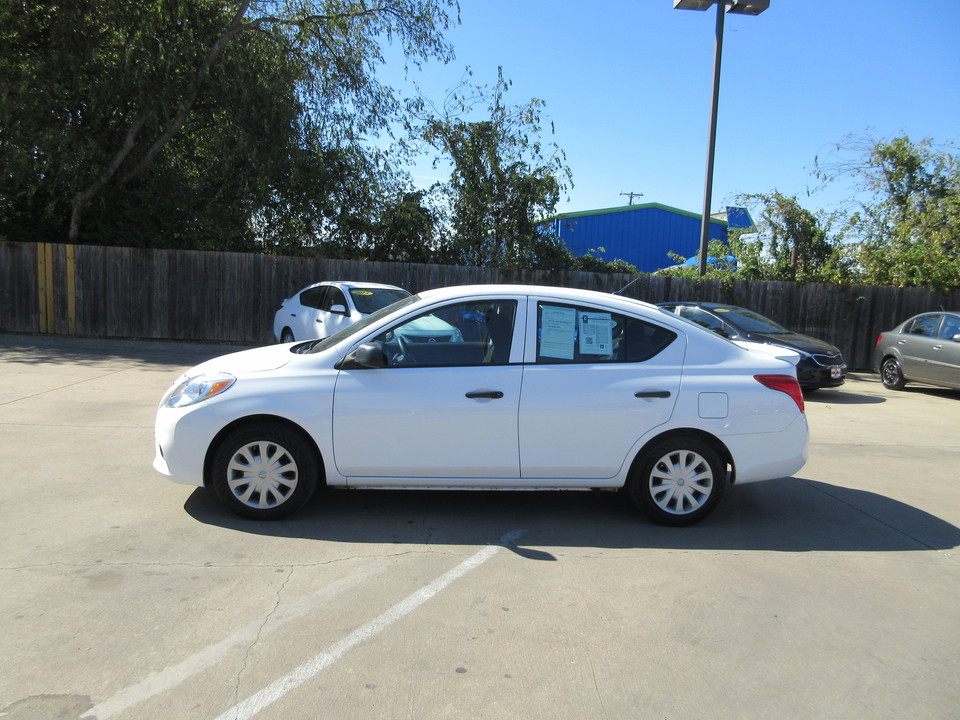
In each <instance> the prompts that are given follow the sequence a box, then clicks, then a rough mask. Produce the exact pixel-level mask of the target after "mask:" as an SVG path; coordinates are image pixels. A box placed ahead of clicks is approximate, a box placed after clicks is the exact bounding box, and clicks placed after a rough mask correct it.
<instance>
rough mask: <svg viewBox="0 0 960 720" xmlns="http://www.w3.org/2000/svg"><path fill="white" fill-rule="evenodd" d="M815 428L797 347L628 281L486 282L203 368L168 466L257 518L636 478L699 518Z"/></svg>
mask: <svg viewBox="0 0 960 720" xmlns="http://www.w3.org/2000/svg"><path fill="white" fill-rule="evenodd" d="M451 326H452V327H454V328H456V330H457V332H456V333H455V334H451V333H450V332H449V331H448V328H449V327H451ZM431 327H433V328H437V329H438V330H437V332H435V333H431V332H430V330H429V328H431ZM411 328H414V329H416V331H415V332H412V331H411ZM795 361H796V358H793V362H795ZM807 440H808V429H807V421H806V416H805V415H804V405H803V395H802V393H801V391H800V386H799V385H798V384H797V379H796V370H795V367H794V365H793V364H791V360H790V359H789V358H788V359H784V358H783V357H774V356H772V355H770V354H765V353H760V352H755V351H753V350H750V349H747V348H743V347H739V346H738V345H735V344H734V343H732V342H730V341H728V340H726V339H725V338H722V337H720V336H718V335H716V334H715V333H712V332H710V331H708V330H705V329H703V328H702V327H700V326H698V325H695V324H693V323H690V322H688V321H686V320H684V319H683V318H680V317H678V316H675V315H668V314H666V313H663V312H661V311H660V310H659V309H658V308H657V307H655V306H653V305H650V304H647V303H642V302H639V301H636V300H631V299H628V298H623V297H617V296H614V295H606V294H602V293H596V292H591V291H584V290H571V289H562V288H546V287H528V286H509V285H480V286H472V287H454V288H443V289H439V290H431V291H427V292H423V293H420V294H419V295H413V296H410V297H407V298H405V299H404V300H401V301H399V302H397V303H395V304H394V305H391V306H390V307H388V308H385V309H384V310H381V311H379V312H376V313H373V314H372V315H370V316H368V317H366V318H364V319H363V320H360V321H359V322H357V323H354V324H353V325H350V326H349V327H347V328H344V329H343V330H341V331H340V332H338V333H336V334H334V335H332V336H330V337H328V338H326V339H324V340H318V341H313V342H305V343H301V344H295V345H274V346H269V347H263V348H258V349H254V350H247V351H244V352H239V353H235V354H231V355H226V356H223V357H219V358H216V359H213V360H210V361H208V362H205V363H203V364H201V365H199V366H197V367H195V368H193V369H191V370H189V371H188V372H186V373H185V374H184V375H183V376H182V377H180V378H179V379H178V380H177V381H176V382H175V383H174V385H173V386H172V387H171V388H170V389H169V390H168V391H167V393H166V394H165V395H164V397H163V399H162V401H161V403H160V407H159V409H158V411H157V419H156V458H155V460H154V467H155V468H156V469H157V470H158V471H160V472H161V473H163V474H164V475H167V476H169V477H171V478H172V479H174V480H176V481H179V482H184V483H188V484H192V485H197V486H206V487H209V488H211V489H212V490H213V492H214V493H215V494H216V496H217V497H218V498H219V500H220V501H221V502H222V503H223V504H224V505H225V506H226V507H228V508H230V509H231V510H233V511H234V512H236V513H238V514H240V515H243V516H245V517H249V518H277V517H281V516H284V515H287V514H289V513H291V512H293V511H295V510H297V509H299V508H301V507H303V505H304V504H305V503H307V502H308V501H309V500H310V498H311V497H312V496H313V494H314V491H315V490H316V488H317V487H318V486H319V485H327V486H331V487H340V488H434V489H494V488H495V489H504V490H518V489H521V490H531V489H538V490H539V489H571V490H572V489H586V488H598V489H620V488H623V489H625V491H626V494H627V495H628V496H629V497H630V499H631V500H632V501H633V502H634V503H635V504H636V505H637V506H638V507H639V508H640V509H641V510H643V511H644V512H645V513H646V514H647V515H649V516H650V517H651V518H652V519H653V520H655V521H657V522H660V523H664V524H668V525H686V524H690V523H693V522H696V521H698V520H700V519H702V518H703V517H705V516H706V515H708V514H709V513H710V512H711V511H712V510H713V509H714V508H715V507H716V506H717V503H718V502H719V501H720V499H721V497H722V496H723V494H724V491H725V489H726V488H727V486H728V485H729V484H731V483H733V482H736V483H747V482H753V481H757V480H766V479H771V478H780V477H784V476H788V475H791V474H792V473H794V472H796V471H797V470H799V469H800V468H801V467H802V466H803V464H804V463H805V462H806V456H807Z"/></svg>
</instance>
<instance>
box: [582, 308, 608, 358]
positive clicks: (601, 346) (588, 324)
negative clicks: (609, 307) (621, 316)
mask: <svg viewBox="0 0 960 720" xmlns="http://www.w3.org/2000/svg"><path fill="white" fill-rule="evenodd" d="M579 318H580V354H581V355H609V354H610V352H611V350H612V348H613V320H612V318H611V316H610V313H598V312H581V313H579Z"/></svg>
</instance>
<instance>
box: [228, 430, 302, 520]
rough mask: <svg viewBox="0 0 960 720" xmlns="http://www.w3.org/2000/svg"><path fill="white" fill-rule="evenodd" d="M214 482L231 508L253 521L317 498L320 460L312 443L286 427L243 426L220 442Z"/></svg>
mask: <svg viewBox="0 0 960 720" xmlns="http://www.w3.org/2000/svg"><path fill="white" fill-rule="evenodd" d="M212 473H213V476H212V483H211V484H212V486H213V491H214V492H215V493H216V495H217V498H218V499H219V500H220V502H221V503H222V504H223V505H225V506H226V507H227V508H229V509H230V510H232V511H233V512H235V513H237V514H238V515H242V516H243V517H247V518H251V519H253V520H272V519H276V518H281V517H284V516H286V515H289V514H291V513H293V512H296V511H297V510H299V509H300V508H302V507H303V506H304V505H305V504H306V503H307V502H308V501H309V500H310V498H311V497H312V496H313V493H314V490H315V489H316V487H317V476H318V474H319V464H318V462H317V459H316V454H315V452H314V450H313V448H312V447H311V446H310V443H309V442H308V441H307V440H306V439H305V438H304V437H303V436H302V435H301V434H300V433H298V432H296V431H294V430H290V429H288V428H286V427H283V426H282V425H277V424H273V423H263V424H260V425H255V426H250V427H246V428H240V429H238V430H236V431H234V432H233V433H231V434H230V435H228V436H227V437H226V438H224V440H223V442H222V443H220V446H219V448H217V451H216V454H215V455H214V458H213V466H212Z"/></svg>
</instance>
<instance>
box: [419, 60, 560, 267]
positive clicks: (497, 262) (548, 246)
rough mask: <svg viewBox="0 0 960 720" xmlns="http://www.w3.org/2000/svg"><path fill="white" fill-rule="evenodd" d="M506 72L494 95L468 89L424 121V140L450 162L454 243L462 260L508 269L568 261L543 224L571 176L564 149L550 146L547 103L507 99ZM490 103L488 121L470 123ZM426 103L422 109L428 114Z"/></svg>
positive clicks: (446, 191) (448, 188)
mask: <svg viewBox="0 0 960 720" xmlns="http://www.w3.org/2000/svg"><path fill="white" fill-rule="evenodd" d="M509 85H510V84H509V82H508V81H506V80H505V79H504V77H503V74H502V71H501V73H500V75H499V78H498V81H497V84H496V86H495V87H494V88H493V89H492V91H488V90H487V89H486V88H481V87H473V88H466V87H462V88H460V89H459V90H458V92H455V93H453V94H452V95H451V96H450V98H449V99H448V102H447V105H446V106H445V107H444V108H443V109H442V110H441V111H439V112H438V111H436V109H434V111H433V112H432V113H430V114H429V115H427V116H426V117H423V118H422V122H423V130H422V133H423V137H424V139H425V141H426V142H427V143H429V144H430V145H431V146H433V147H434V148H435V149H436V150H438V151H439V152H440V153H441V154H442V155H443V156H444V157H446V158H447V159H449V161H450V163H451V165H452V171H451V177H450V181H449V183H448V184H446V185H445V186H444V187H443V189H442V190H443V192H444V194H445V195H446V197H447V198H448V202H449V229H450V234H451V240H450V244H451V246H452V249H454V250H455V252H456V253H457V254H458V255H459V261H460V262H462V263H464V264H470V265H493V266H498V267H502V268H509V269H522V268H528V267H553V266H556V265H558V264H562V261H564V256H563V253H562V249H561V247H560V246H558V245H557V244H556V242H554V241H552V240H551V239H549V238H546V237H544V235H543V232H542V230H541V221H542V219H543V218H544V217H546V216H548V215H550V214H552V213H553V212H554V210H555V208H556V204H557V202H558V201H559V199H560V193H561V191H562V189H563V187H564V185H563V182H562V180H561V178H565V179H569V174H570V173H569V169H568V168H566V167H565V165H564V164H563V155H562V152H561V151H560V150H559V148H557V147H556V146H555V145H549V146H546V147H545V146H544V145H543V144H542V143H541V140H540V134H541V132H542V131H543V128H542V118H541V112H542V109H543V102H542V101H540V100H537V99H533V100H531V101H530V102H529V103H527V104H526V105H522V106H511V105H507V104H506V102H505V98H504V96H505V94H506V92H507V90H508V89H509ZM478 97H479V98H486V99H487V101H488V102H489V106H488V108H487V117H486V118H484V119H481V120H465V119H463V118H462V117H460V115H461V114H463V113H466V112H469V111H470V110H472V106H473V104H474V103H475V101H476V98H478ZM425 108H426V106H425V104H422V103H421V105H420V106H419V107H418V108H417V110H418V111H420V112H421V113H424V111H425Z"/></svg>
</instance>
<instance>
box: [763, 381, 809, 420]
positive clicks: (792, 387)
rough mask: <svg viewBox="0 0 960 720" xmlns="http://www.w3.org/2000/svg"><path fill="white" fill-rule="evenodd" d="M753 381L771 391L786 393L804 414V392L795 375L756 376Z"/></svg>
mask: <svg viewBox="0 0 960 720" xmlns="http://www.w3.org/2000/svg"><path fill="white" fill-rule="evenodd" d="M753 379H754V380H756V381H757V382H758V383H760V384H761V385H763V386H764V387H768V388H770V389H771V390H779V391H780V392H783V393H786V394H787V395H789V396H790V397H791V398H793V401H794V402H795V403H796V404H797V407H798V408H800V412H803V391H802V390H801V389H800V383H798V382H797V379H796V378H795V377H793V375H754V376H753Z"/></svg>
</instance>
